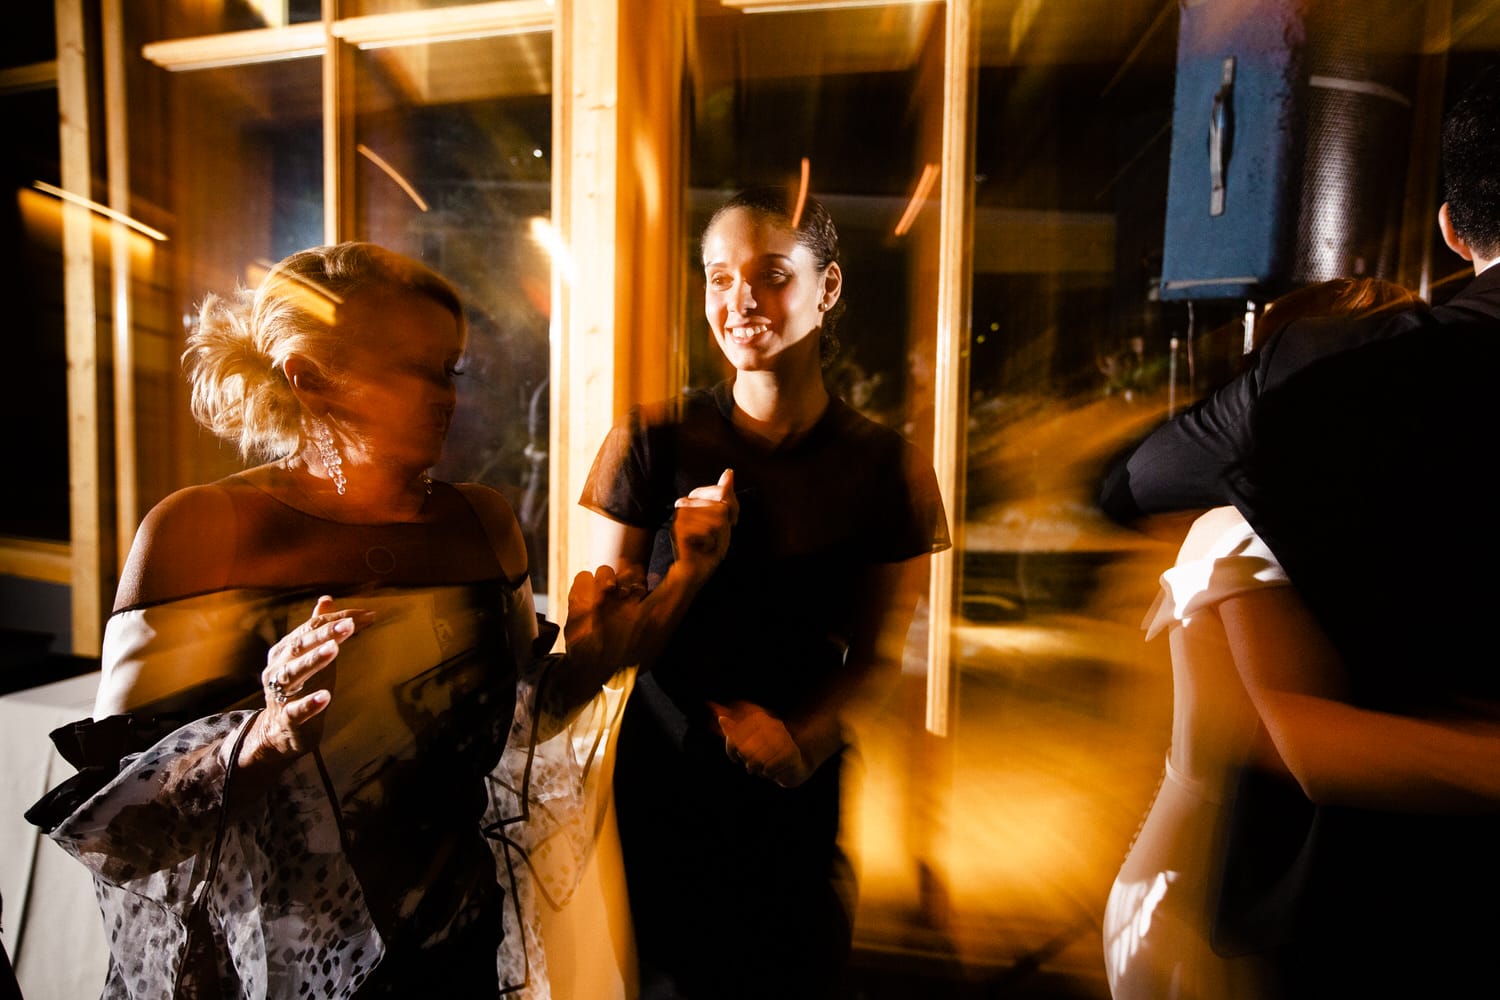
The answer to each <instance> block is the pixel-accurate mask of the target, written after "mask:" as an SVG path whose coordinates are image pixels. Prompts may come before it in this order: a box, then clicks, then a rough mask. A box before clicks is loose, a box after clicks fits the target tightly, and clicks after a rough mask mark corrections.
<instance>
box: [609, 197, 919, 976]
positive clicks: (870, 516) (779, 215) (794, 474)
mask: <svg viewBox="0 0 1500 1000" xmlns="http://www.w3.org/2000/svg"><path fill="white" fill-rule="evenodd" d="M702 252H703V266H704V274H705V278H706V282H705V291H704V313H705V315H706V316H707V318H708V322H709V325H710V326H711V327H712V329H713V335H714V340H715V342H716V343H717V344H718V346H719V348H720V350H721V351H722V352H723V354H724V356H725V358H726V359H728V361H729V362H730V363H731V364H732V365H733V366H734V377H733V379H732V380H731V381H727V382H723V383H721V384H719V385H718V386H716V387H714V388H713V389H712V390H708V391H694V392H689V393H687V394H686V395H684V396H682V397H680V398H678V399H675V400H672V401H669V402H666V403H662V404H658V405H653V406H643V407H640V408H638V409H637V410H635V411H634V412H633V413H632V414H631V415H630V417H629V419H627V420H625V421H623V422H621V423H620V424H619V425H618V426H616V427H615V428H614V430H613V431H612V432H611V433H610V436H609V437H608V439H607V440H606V441H605V443H604V445H603V447H602V448H601V449H600V451H599V454H598V456H597V457H596V459H595V462H594V467H593V471H592V472H591V473H590V475H589V480H588V484H587V485H586V487H585V489H584V495H583V499H582V503H583V505H584V506H585V507H587V508H589V509H590V510H592V511H593V512H595V513H596V514H597V515H599V516H598V517H597V518H596V519H595V522H596V525H595V533H594V548H593V550H592V551H591V552H590V559H591V561H593V562H597V563H599V564H601V565H611V566H613V567H615V569H616V570H618V571H620V572H625V571H627V568H629V567H637V566H645V567H647V568H648V574H647V579H648V581H649V582H650V583H652V584H654V583H655V582H656V581H657V580H658V579H662V578H665V577H667V576H668V575H669V574H670V573H671V571H672V567H673V566H674V565H676V561H677V560H680V559H681V558H683V553H682V551H681V549H680V547H674V545H673V544H672V540H671V537H670V536H671V533H672V530H673V525H674V524H675V522H676V520H677V519H679V518H680V517H681V516H682V508H680V507H678V506H677V505H676V504H677V501H676V500H675V498H677V497H679V496H683V495H684V494H688V495H690V496H698V497H702V498H704V499H707V500H713V499H716V498H717V499H723V500H724V501H726V503H728V504H729V505H731V506H733V505H734V504H735V502H736V501H737V504H738V521H737V522H736V527H735V538H734V545H733V551H732V552H731V553H730V554H729V555H728V556H727V557H726V558H725V560H724V563H723V565H722V566H721V567H720V568H719V569H718V570H716V571H715V573H714V575H713V577H712V579H711V580H709V581H708V583H706V584H705V585H704V588H703V590H702V592H701V593H700V594H699V596H698V597H697V598H696V599H695V601H694V603H693V605H692V607H691V608H690V609H689V611H688V613H687V615H686V616H685V617H684V618H683V621H682V623H681V627H680V628H678V629H677V630H676V631H675V632H669V631H667V630H666V629H663V628H661V627H659V626H658V623H655V622H650V623H648V627H651V628H652V629H653V633H654V634H653V635H652V637H651V638H650V639H648V640H644V641H643V643H642V649H643V650H648V651H649V650H653V649H658V648H660V649H661V652H660V655H658V656H656V657H655V658H653V659H645V660H643V661H642V673H641V674H640V677H639V679H638V680H637V682H636V686H635V689H634V691H633V692H632V693H631V695H630V700H629V701H628V702H627V703H626V709H625V718H624V721H623V723H622V725H621V728H620V740H619V745H618V760H617V763H616V770H615V777H616V801H617V806H618V814H619V825H620V839H621V845H622V848H623V855H624V869H625V881H626V884H627V885H628V887H629V890H630V909H631V914H632V918H633V920H634V923H635V929H636V938H637V943H638V947H639V953H640V954H639V959H640V963H639V964H640V972H641V996H642V997H643V998H669V997H670V998H678V997H692V998H700V997H701V998H710V997H711V998H716V1000H733V998H740V997H745V998H748V997H764V996H779V997H790V998H807V1000H837V998H840V997H845V996H850V995H852V993H851V988H850V984H849V983H848V981H847V975H846V967H847V962H848V959H849V954H850V945H851V933H852V921H853V912H852V906H851V901H852V898H853V888H854V886H853V877H852V872H851V868H850V866H849V864H848V861H847V859H846V858H845V856H844V853H843V851H842V850H841V848H840V845H839V823H840V813H841V802H840V795H841V782H842V775H843V770H842V768H843V761H844V756H845V752H846V749H847V745H846V744H847V736H848V730H847V726H846V723H847V719H848V715H849V712H850V711H851V709H853V708H856V707H859V706H862V705H864V704H866V703H867V702H866V699H867V698H869V697H870V696H872V695H874V694H877V693H879V692H880V691H881V690H882V689H884V688H886V687H887V685H889V684H890V683H891V682H893V681H894V679H895V677H896V675H897V673H899V670H900V651H901V647H902V642H903V640H904V638H905V634H906V631H907V627H908V624H909V623H910V621H911V616H912V611H913V608H914V606H915V604H916V597H917V593H918V591H919V589H921V587H922V586H923V584H924V583H925V575H926V571H927V563H928V556H929V555H930V554H931V553H932V552H934V551H937V550H939V549H942V548H945V547H947V545H948V535H947V526H946V520H945V517H944V513H943V507H942V501H941V498H940V497H939V495H938V490H937V483H936V478H935V476H934V474H933V471H932V466H931V463H930V461H929V460H928V459H927V458H926V457H925V456H923V455H921V454H920V453H919V452H918V451H917V450H916V449H915V448H913V447H912V446H911V445H910V444H909V443H908V442H907V441H906V440H904V439H903V438H902V437H901V436H900V435H898V434H897V433H896V432H894V431H892V430H889V429H887V428H885V427H882V426H880V425H878V424H876V423H874V422H873V421H871V420H868V419H867V418H865V417H863V416H861V415H860V414H858V413H857V412H855V410H854V409H853V408H852V407H850V406H849V405H848V404H846V403H845V402H843V401H842V400H840V399H838V398H837V397H835V396H834V395H832V394H831V393H830V392H829V390H828V387H827V385H826V384H825V380H824V370H825V369H824V365H825V363H826V361H828V360H829V359H831V357H832V353H833V352H834V350H835V349H836V344H835V342H834V341H833V339H832V337H831V325H832V318H833V317H835V316H836V315H837V313H838V307H839V305H840V293H841V292H842V289H843V271H842V266H841V265H840V263H839V260H838V257H839V244H838V233H837V231H836V230H835V228H834V225H833V221H832V219H831V218H830V217H829V214H828V212H827V211H826V210H825V209H824V208H823V206H822V205H821V204H820V203H819V202H818V201H817V200H816V199H814V198H811V197H808V196H806V194H805V192H800V193H799V192H797V191H796V190H790V191H788V190H785V189H781V188H760V189H751V190H749V191H745V192H742V193H741V194H739V195H737V196H735V197H734V198H732V199H731V200H730V201H728V202H727V203H726V204H725V205H723V206H722V207H721V208H720V209H719V210H718V212H716V213H715V215H714V216H713V218H712V220H711V221H710V222H709V224H708V227H707V229H706V231H705V233H704V236H703V243H702ZM726 470H727V471H726ZM710 911H711V912H712V914H713V916H712V918H711V919H705V913H707V912H710Z"/></svg>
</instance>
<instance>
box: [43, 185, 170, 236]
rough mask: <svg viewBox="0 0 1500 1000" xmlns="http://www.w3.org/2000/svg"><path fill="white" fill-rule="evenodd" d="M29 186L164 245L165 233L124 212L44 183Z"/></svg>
mask: <svg viewBox="0 0 1500 1000" xmlns="http://www.w3.org/2000/svg"><path fill="white" fill-rule="evenodd" d="M31 186H32V187H34V188H36V189H37V190H38V191H40V192H42V193H43V194H50V195H51V196H52V197H54V198H60V199H62V200H63V201H65V202H68V203H69V204H70V205H79V206H81V207H83V208H86V209H88V210H89V211H90V212H94V213H96V214H98V215H102V216H104V217H105V218H106V219H110V220H112V221H114V222H119V223H123V224H124V225H127V226H129V227H130V228H131V229H134V230H135V231H136V232H138V233H140V234H141V235H143V236H149V237H151V238H152V239H153V240H156V241H157V242H159V243H165V242H166V241H167V234H166V233H164V232H162V231H161V230H159V229H152V228H151V227H150V226H148V225H146V224H145V223H144V222H137V221H136V220H135V219H132V218H131V217H130V216H128V215H126V214H125V213H124V212H116V211H115V210H114V209H112V208H110V207H109V206H107V205H101V204H99V203H98V202H97V201H90V200H89V199H88V198H85V197H83V196H81V195H76V194H74V193H73V192H71V191H64V190H63V189H62V188H60V187H54V186H53V185H51V184H48V183H47V182H46V181H33V182H32V185H31Z"/></svg>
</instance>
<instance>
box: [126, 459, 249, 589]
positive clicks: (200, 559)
mask: <svg viewBox="0 0 1500 1000" xmlns="http://www.w3.org/2000/svg"><path fill="white" fill-rule="evenodd" d="M235 537H236V531H235V514H234V501H233V498H232V493H231V489H230V488H229V486H227V485H226V484H225V483H223V482H217V483H209V484H205V485H201V486H188V487H186V488H184V489H180V490H178V491H177V492H175V493H172V494H171V495H169V496H167V497H166V498H165V499H163V500H162V501H161V502H160V503H158V504H156V506H154V507H152V508H151V510H150V511H148V512H147V514H146V516H145V517H144V518H143V519H142V520H141V524H140V527H139V528H137V529H136V533H135V540H134V542H133V543H132V544H131V546H130V555H129V557H128V558H127V559H126V561H125V568H124V570H123V571H122V572H121V574H120V586H119V589H118V591H116V594H115V610H117V611H118V610H120V609H121V608H127V607H132V606H135V605H139V604H152V603H157V602H160V601H167V600H173V599H176V598H179V597H185V596H188V595H191V594H200V593H204V592H206V591H211V590H217V589H219V588H221V587H223V586H224V583H225V581H226V580H227V579H228V578H229V574H230V570H231V568H232V567H233V565H234V556H235Z"/></svg>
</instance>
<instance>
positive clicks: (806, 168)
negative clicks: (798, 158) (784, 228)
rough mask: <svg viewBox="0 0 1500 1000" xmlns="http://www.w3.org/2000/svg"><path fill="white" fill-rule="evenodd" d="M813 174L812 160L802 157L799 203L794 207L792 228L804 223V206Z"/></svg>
mask: <svg viewBox="0 0 1500 1000" xmlns="http://www.w3.org/2000/svg"><path fill="white" fill-rule="evenodd" d="M811 176H812V161H811V160H809V159H808V158H807V157H805V156H804V157H803V158H802V180H801V182H800V183H799V184H798V185H797V205H796V207H795V208H793V209H792V228H793V229H796V228H797V227H798V226H800V225H801V224H802V208H803V206H804V205H806V204H807V181H808V179H809V178H810V177H811Z"/></svg>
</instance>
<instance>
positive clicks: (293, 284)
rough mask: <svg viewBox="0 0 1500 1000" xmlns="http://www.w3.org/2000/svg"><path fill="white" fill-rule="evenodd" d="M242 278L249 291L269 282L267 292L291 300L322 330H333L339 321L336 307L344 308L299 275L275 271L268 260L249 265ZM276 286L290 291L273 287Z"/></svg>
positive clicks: (337, 297) (339, 299)
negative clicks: (282, 286) (245, 279)
mask: <svg viewBox="0 0 1500 1000" xmlns="http://www.w3.org/2000/svg"><path fill="white" fill-rule="evenodd" d="M245 277H246V278H247V279H248V280H249V283H250V287H251V288H259V287H260V286H261V285H262V284H263V283H265V282H266V281H267V278H269V279H270V283H269V284H267V285H266V289H267V290H268V291H269V290H270V289H272V288H275V289H276V293H277V294H278V295H282V296H284V297H285V298H287V299H289V300H291V301H292V302H294V303H295V304H296V305H297V307H298V308H300V309H303V310H305V311H306V312H308V313H310V314H311V315H312V316H313V318H314V319H316V320H317V321H318V322H320V323H322V324H324V325H325V326H333V324H334V323H335V322H336V321H337V319H338V309H339V306H341V305H343V304H344V298H343V296H341V295H339V294H338V293H337V292H334V291H332V290H331V289H328V288H324V287H323V286H322V285H319V284H317V283H316V282H314V281H311V280H309V279H307V278H304V277H302V275H300V274H294V273H292V272H291V271H278V270H276V265H275V264H272V263H271V262H270V261H268V260H257V261H252V262H251V263H250V265H249V266H248V267H246V268H245ZM278 285H287V286H290V287H288V288H279V287H276V286H278Z"/></svg>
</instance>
